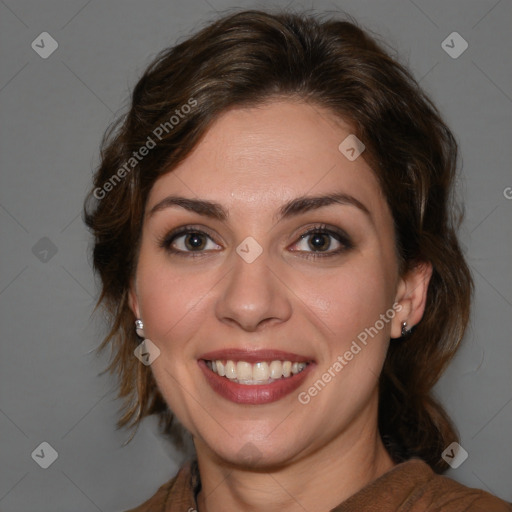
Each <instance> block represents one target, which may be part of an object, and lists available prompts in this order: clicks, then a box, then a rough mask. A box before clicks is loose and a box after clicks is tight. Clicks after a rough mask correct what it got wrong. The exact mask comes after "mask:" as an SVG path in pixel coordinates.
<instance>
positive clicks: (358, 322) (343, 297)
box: [300, 259, 394, 344]
mask: <svg viewBox="0 0 512 512" xmlns="http://www.w3.org/2000/svg"><path fill="white" fill-rule="evenodd" d="M386 270H387V271H386ZM393 283H394V275H393V273H392V272H389V268H387V269H386V268H384V266H383V265H381V264H379V263H378V262H377V263H376V262H375V261H374V260H373V261H372V260H369V261H365V260H364V259H360V260H359V261H358V262H357V264H356V263H354V264H347V265H346V266H341V267H339V268H338V269H337V270H336V271H329V272H328V273H324V274H323V275H320V274H316V275H315V276H308V277H306V278H305V279H303V281H302V291H301V293H300V297H301V298H302V299H303V300H304V302H305V303H306V304H307V306H308V308H309V309H310V310H312V311H313V312H314V313H315V315H316V316H317V317H318V318H319V319H320V320H321V321H322V324H323V325H324V326H325V327H326V328H328V333H329V337H330V338H331V339H337V340H339V342H340V343H342V344H343V343H346V342H349V343H350V341H351V340H352V339H355V338H356V337H357V335H358V334H359V333H360V332H364V330H365V329H366V328H369V327H371V326H373V325H374V324H375V323H376V321H378V320H379V318H380V315H381V314H386V312H387V311H388V310H389V309H390V308H391V307H392V305H393V298H394V287H393ZM378 325H379V327H381V329H380V330H382V331H383V337H386V336H387V335H388V334H389V327H390V326H389V324H388V323H387V322H386V323H385V326H384V328H382V326H381V323H379V324H378Z"/></svg>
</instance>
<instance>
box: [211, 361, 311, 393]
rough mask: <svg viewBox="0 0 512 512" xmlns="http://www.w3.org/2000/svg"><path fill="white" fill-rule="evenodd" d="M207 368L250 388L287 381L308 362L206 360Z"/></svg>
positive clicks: (302, 369)
mask: <svg viewBox="0 0 512 512" xmlns="http://www.w3.org/2000/svg"><path fill="white" fill-rule="evenodd" d="M204 362H205V363H206V366H207V367H208V368H209V369H210V370H211V371H212V372H213V373H215V374H216V375H219V376H220V377H224V378H226V379H228V380H230V381H231V382H234V383H237V384H244V385H248V386H253V385H263V384H271V383H272V382H275V381H278V380H285V379H288V378H290V377H293V376H294V375H297V374H298V373H301V372H302V371H304V369H305V368H306V366H307V365H308V364H309V363H308V362H306V361H304V362H297V361H294V362H292V361H286V360H283V361H281V360H273V361H260V362H256V363H249V362H247V361H232V360H220V359H217V360H206V359H205V360H204Z"/></svg>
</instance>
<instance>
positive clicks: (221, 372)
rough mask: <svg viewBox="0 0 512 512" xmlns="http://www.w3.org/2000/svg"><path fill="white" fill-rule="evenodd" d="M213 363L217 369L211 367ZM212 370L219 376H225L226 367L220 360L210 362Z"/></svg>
mask: <svg viewBox="0 0 512 512" xmlns="http://www.w3.org/2000/svg"><path fill="white" fill-rule="evenodd" d="M214 363H215V365H216V366H217V370H215V368H213V364H214ZM212 370H213V371H214V372H216V373H218V374H219V375H220V376H221V377H225V376H226V368H225V367H224V365H223V364H222V361H213V362H212Z"/></svg>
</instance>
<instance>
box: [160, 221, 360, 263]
mask: <svg viewBox="0 0 512 512" xmlns="http://www.w3.org/2000/svg"><path fill="white" fill-rule="evenodd" d="M188 233H198V234H202V235H205V236H206V237H208V238H209V239H210V240H211V241H212V242H214V243H215V244H216V245H221V244H219V242H217V241H216V236H213V235H212V233H211V231H210V229H209V228H207V227H206V226H202V225H193V224H187V225H183V226H179V227H177V228H174V229H172V230H171V231H170V232H168V233H166V234H165V235H164V236H162V237H159V238H158V246H159V247H162V248H164V249H165V250H167V251H169V252H171V253H174V254H179V255H192V256H200V255H201V254H207V253H209V252H219V250H215V251H212V250H211V249H210V250H207V251H205V250H202V251H182V250H180V249H173V248H171V244H172V243H173V242H174V241H175V240H176V239H177V238H180V237H181V236H183V235H186V234H188ZM317 233H321V234H326V235H328V236H331V237H333V238H335V239H336V240H337V241H338V242H339V243H340V244H341V245H342V247H341V248H339V249H336V250H331V251H299V250H292V252H297V253H306V254H309V255H313V256H311V257H317V256H318V257H327V256H330V255H336V254H339V253H341V252H343V251H345V250H348V249H351V248H353V243H352V241H351V238H350V237H349V235H348V234H347V233H346V232H345V231H344V230H342V229H341V228H338V227H335V226H329V225H327V224H323V223H322V224H314V225H312V226H309V227H307V228H304V227H302V228H301V229H300V231H299V233H297V234H295V235H294V237H295V241H294V242H293V243H292V244H291V245H292V246H293V245H296V244H298V243H299V242H300V241H301V240H302V239H304V238H306V237H308V236H311V235H314V234H317ZM288 247H290V246H288Z"/></svg>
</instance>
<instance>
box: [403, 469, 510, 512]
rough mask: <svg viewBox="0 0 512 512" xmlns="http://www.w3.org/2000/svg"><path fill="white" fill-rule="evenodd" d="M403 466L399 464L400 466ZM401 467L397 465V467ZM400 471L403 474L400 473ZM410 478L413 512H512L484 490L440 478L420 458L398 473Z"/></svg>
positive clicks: (503, 503)
mask: <svg viewBox="0 0 512 512" xmlns="http://www.w3.org/2000/svg"><path fill="white" fill-rule="evenodd" d="M399 466H400V465H399ZM397 468H398V466H397ZM400 469H401V470H402V471H400ZM399 472H400V473H402V475H401V476H402V478H405V480H406V481H407V478H408V477H409V478H410V482H411V484H412V485H411V489H410V490H411V494H410V496H409V497H408V499H407V501H408V502H409V503H410V504H411V509H410V510H411V512H412V511H414V512H416V510H418V511H420V510H435V511H442V512H511V511H512V505H511V504H509V503H506V502H505V501H502V500H501V499H499V498H497V497H496V496H493V495H492V494H489V493H488V492H485V491H482V490H481V489H473V488H470V487H466V486H465V485H463V484H461V483H459V482H456V481H455V480H453V479H451V478H448V477H446V476H442V475H438V474H436V473H434V471H432V469H431V468H430V466H429V465H428V464H426V463H425V462H424V461H422V460H420V459H411V460H409V461H407V462H405V463H403V467H402V468H399V471H397V473H399Z"/></svg>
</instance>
